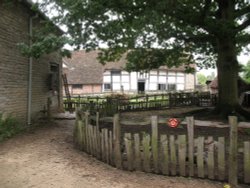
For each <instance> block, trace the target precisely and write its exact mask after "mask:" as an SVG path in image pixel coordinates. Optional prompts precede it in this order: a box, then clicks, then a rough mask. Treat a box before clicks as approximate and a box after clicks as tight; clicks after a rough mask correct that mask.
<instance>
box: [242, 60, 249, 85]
mask: <svg viewBox="0 0 250 188" xmlns="http://www.w3.org/2000/svg"><path fill="white" fill-rule="evenodd" d="M242 71H243V79H244V80H245V81H246V82H247V83H249V84H250V61H248V62H247V64H246V65H245V66H243V67H242Z"/></svg>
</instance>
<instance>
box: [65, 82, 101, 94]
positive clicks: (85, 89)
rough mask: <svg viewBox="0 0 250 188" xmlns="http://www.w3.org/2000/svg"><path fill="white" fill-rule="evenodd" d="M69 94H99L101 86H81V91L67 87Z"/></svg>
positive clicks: (70, 86)
mask: <svg viewBox="0 0 250 188" xmlns="http://www.w3.org/2000/svg"><path fill="white" fill-rule="evenodd" d="M69 92H70V94H71V95H84V94H93V93H101V92H102V85H101V84H83V85H82V88H81V89H80V88H73V87H72V85H69ZM63 94H64V95H65V92H64V91H63Z"/></svg>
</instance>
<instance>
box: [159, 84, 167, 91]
mask: <svg viewBox="0 0 250 188" xmlns="http://www.w3.org/2000/svg"><path fill="white" fill-rule="evenodd" d="M158 90H160V91H164V90H166V84H158Z"/></svg>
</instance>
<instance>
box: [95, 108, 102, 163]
mask: <svg viewBox="0 0 250 188" xmlns="http://www.w3.org/2000/svg"><path fill="white" fill-rule="evenodd" d="M99 121H100V114H99V112H96V138H97V140H96V141H97V158H98V159H101V148H100V146H101V142H100V125H99Z"/></svg>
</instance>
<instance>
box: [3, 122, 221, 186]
mask: <svg viewBox="0 0 250 188" xmlns="http://www.w3.org/2000/svg"><path fill="white" fill-rule="evenodd" d="M73 124H74V121H73V120H57V121H55V122H53V124H51V125H44V126H42V127H40V128H36V129H35V130H33V131H30V132H28V133H25V134H21V135H18V136H16V137H14V138H12V139H10V140H8V141H5V142H3V143H0V188H31V187H35V188H36V187H39V188H40V187H41V188H54V187H55V188H78V187H79V188H142V187H143V188H145V187H149V188H150V187H154V188H158V187H162V188H184V187H185V188H196V187H197V188H208V187H209V188H210V187H211V188H213V187H214V188H222V187H223V184H222V183H218V182H211V181H206V180H194V179H190V178H181V177H180V178H179V177H178V178H177V177H166V176H160V175H153V174H146V173H142V172H126V171H121V170H117V169H115V168H113V167H111V166H108V165H106V164H104V163H102V162H100V161H97V160H95V159H93V158H92V157H90V156H88V155H87V154H85V153H83V152H80V151H78V150H77V149H75V148H74V146H73V142H72V130H73Z"/></svg>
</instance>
